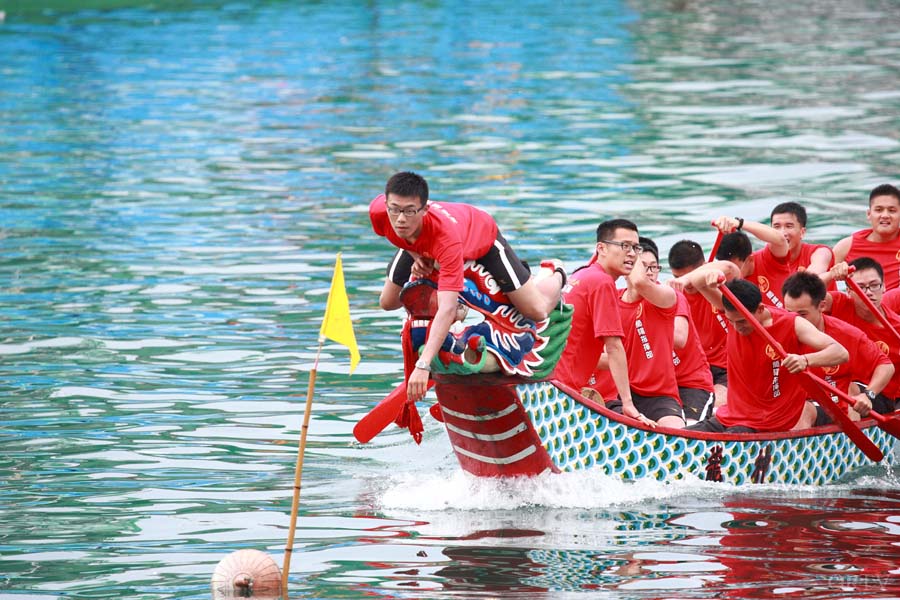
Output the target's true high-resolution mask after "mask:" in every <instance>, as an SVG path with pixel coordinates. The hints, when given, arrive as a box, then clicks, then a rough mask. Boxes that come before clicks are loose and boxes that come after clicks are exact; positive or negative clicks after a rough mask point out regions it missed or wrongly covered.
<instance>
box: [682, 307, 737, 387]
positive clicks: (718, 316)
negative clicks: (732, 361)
mask: <svg viewBox="0 0 900 600" xmlns="http://www.w3.org/2000/svg"><path fill="white" fill-rule="evenodd" d="M684 297H685V298H687V301H688V304H689V305H690V307H691V316H692V317H693V318H694V326H695V327H696V328H697V335H699V336H700V344H701V345H702V346H703V352H704V353H706V361H707V362H708V363H709V364H710V365H712V366H714V367H720V368H722V369H724V368H726V367H727V366H728V360H727V358H726V354H725V340H726V339H727V336H728V320H727V319H726V318H725V314H724V313H722V312H720V311H719V309H717V308H716V307H715V306H713V305H712V304H710V303H709V301H708V300H707V299H706V298H705V297H704V296H703V294H701V293H699V292H693V293H687V294H685V295H684Z"/></svg>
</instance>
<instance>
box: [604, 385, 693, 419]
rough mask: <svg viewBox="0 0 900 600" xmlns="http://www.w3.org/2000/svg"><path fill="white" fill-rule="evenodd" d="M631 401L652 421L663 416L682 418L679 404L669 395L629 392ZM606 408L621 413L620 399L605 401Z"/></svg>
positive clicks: (682, 414)
mask: <svg viewBox="0 0 900 600" xmlns="http://www.w3.org/2000/svg"><path fill="white" fill-rule="evenodd" d="M631 401H632V402H633V403H634V407H635V408H636V409H638V412H639V413H641V414H642V415H644V416H645V417H647V418H648V419H651V420H653V421H659V420H660V419H662V418H663V417H678V418H680V419H681V420H684V413H683V412H682V410H681V404H679V403H678V400H676V399H675V398H670V397H669V396H641V395H640V394H635V393H634V392H631ZM606 408H608V409H609V410H611V411H614V412H617V413H619V414H622V400H620V399H619V398H616V399H615V400H612V401H611V402H607V403H606Z"/></svg>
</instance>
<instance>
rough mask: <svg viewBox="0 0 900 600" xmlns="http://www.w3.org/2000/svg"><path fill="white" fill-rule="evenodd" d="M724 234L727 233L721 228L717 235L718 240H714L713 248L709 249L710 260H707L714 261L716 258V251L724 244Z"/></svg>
mask: <svg viewBox="0 0 900 600" xmlns="http://www.w3.org/2000/svg"><path fill="white" fill-rule="evenodd" d="M714 226H715V225H714ZM724 235H725V234H724V233H722V230H721V229H719V233H718V234H717V235H716V241H715V242H713V247H712V250H710V251H709V260H708V261H706V262H712V261H714V260H716V252H718V251H719V246H721V245H722V236H724Z"/></svg>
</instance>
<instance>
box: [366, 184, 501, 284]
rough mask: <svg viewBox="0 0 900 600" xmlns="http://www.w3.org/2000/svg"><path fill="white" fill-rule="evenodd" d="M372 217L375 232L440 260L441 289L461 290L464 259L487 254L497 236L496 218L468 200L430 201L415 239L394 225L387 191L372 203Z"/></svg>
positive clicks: (399, 244)
mask: <svg viewBox="0 0 900 600" xmlns="http://www.w3.org/2000/svg"><path fill="white" fill-rule="evenodd" d="M369 219H370V220H371V221H372V229H374V230H375V233H377V234H378V235H380V236H382V237H385V238H387V239H388V241H390V242H391V244H393V245H394V246H396V247H397V248H400V249H402V250H407V251H409V252H413V253H415V254H419V255H420V256H424V257H425V258H433V259H435V260H436V261H437V263H438V265H439V266H440V270H439V272H438V280H437V284H438V290H439V291H456V292H461V291H462V290H463V263H464V262H465V261H467V260H476V259H479V258H481V257H482V256H484V255H485V254H487V253H488V251H489V250H490V249H491V246H493V245H494V241H495V240H496V239H497V223H495V222H494V218H493V217H492V216H491V215H489V214H488V213H486V212H484V211H483V210H481V209H480V208H475V207H474V206H470V205H469V204H458V203H451V202H429V203H428V210H427V211H426V212H425V215H424V216H423V217H422V231H421V233H420V234H419V237H418V238H417V239H416V241H415V242H413V243H409V242H407V241H406V240H404V239H403V238H401V237H400V236H398V235H397V234H396V233H395V232H394V228H393V227H391V222H390V218H389V217H388V212H387V204H385V197H384V194H380V195H379V196H376V197H375V199H374V200H372V202H371V203H370V204H369Z"/></svg>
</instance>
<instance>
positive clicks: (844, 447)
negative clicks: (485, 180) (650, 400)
mask: <svg viewBox="0 0 900 600" xmlns="http://www.w3.org/2000/svg"><path fill="white" fill-rule="evenodd" d="M434 290H435V286H434V284H433V283H432V282H430V281H428V280H419V281H416V282H413V283H412V284H408V286H407V288H405V289H404V292H403V295H402V298H403V302H404V305H405V306H406V309H407V312H408V317H407V320H406V322H405V324H404V328H403V333H402V336H401V340H402V342H403V349H404V363H405V366H406V368H407V375H408V374H409V371H410V369H411V364H412V363H413V362H415V358H416V357H417V356H418V352H417V349H418V348H419V347H421V346H422V345H423V344H424V341H425V338H426V336H427V328H428V326H429V324H430V317H431V316H432V315H433V314H434V311H435V309H436V299H435V296H436V294H434ZM460 298H461V303H465V305H467V306H468V307H470V308H474V309H476V310H477V311H479V312H480V313H482V314H483V315H484V317H485V319H484V321H482V322H480V323H478V324H476V325H470V326H468V327H465V328H463V329H462V330H461V331H457V332H455V333H451V334H448V336H447V339H446V340H445V342H444V345H443V347H442V349H441V352H439V354H438V356H436V357H435V358H434V360H433V361H432V365H431V366H432V371H433V380H434V384H435V388H434V389H435V392H436V395H437V404H435V405H434V406H432V407H431V410H430V412H431V414H432V415H433V416H434V417H435V418H437V419H438V420H440V421H442V422H443V423H444V426H445V428H446V431H447V435H448V436H449V439H450V443H451V445H452V447H453V450H454V452H455V454H456V457H457V459H458V460H459V464H460V466H461V467H462V469H463V470H465V471H467V472H469V473H471V474H473V475H476V476H480V477H523V476H533V475H538V474H541V473H545V472H548V471H549V472H554V473H558V472H568V471H578V470H581V469H592V470H596V471H598V472H600V473H603V474H605V475H609V476H613V477H616V478H620V479H623V480H638V479H642V478H646V477H649V478H653V479H657V480H673V479H680V478H684V477H696V478H699V479H704V480H708V481H717V482H725V483H730V484H745V483H787V484H801V485H821V484H827V483H830V482H834V481H838V480H841V479H844V478H847V477H848V476H850V475H851V474H853V473H855V472H858V471H860V470H862V469H865V468H868V467H872V466H873V465H875V464H876V462H875V461H874V460H872V459H871V458H870V457H871V456H872V454H873V452H874V453H881V454H883V455H884V460H883V462H884V463H886V464H888V465H892V464H893V462H894V460H895V457H894V455H893V454H894V452H893V451H894V446H895V442H896V437H895V436H896V433H893V432H895V431H896V429H897V427H896V426H895V425H896V424H897V423H896V421H895V420H891V419H888V421H890V423H891V427H884V426H883V425H882V424H881V423H880V422H878V421H875V420H872V419H866V420H863V421H860V422H858V423H856V424H854V425H852V426H853V427H857V426H858V427H859V428H860V429H861V430H862V431H863V432H864V433H865V434H866V436H867V437H868V438H869V440H871V442H872V443H873V444H874V447H877V451H875V450H874V449H873V451H870V452H865V451H864V450H863V449H861V448H860V447H859V445H858V444H857V443H856V442H854V441H853V440H851V438H850V437H848V435H847V434H846V432H845V431H844V430H842V429H841V427H839V426H838V425H829V426H826V427H817V428H814V429H806V430H798V431H790V432H778V433H756V434H747V433H740V434H738V433H733V434H710V433H705V432H692V431H685V430H680V429H667V428H663V427H658V428H651V427H649V426H646V425H643V424H642V423H640V422H638V421H637V420H635V419H631V418H629V417H626V416H624V415H622V414H619V413H616V412H613V411H611V410H609V409H607V408H606V407H605V406H604V405H603V404H602V403H598V402H596V401H594V400H592V399H590V398H587V397H585V396H584V395H582V394H581V393H580V391H579V390H575V389H572V388H571V387H569V386H567V385H565V384H563V383H561V382H558V381H555V380H553V379H552V377H551V375H552V371H553V368H554V367H555V365H556V362H557V361H558V360H559V357H560V356H561V354H562V351H563V349H564V347H565V338H566V336H567V335H568V331H569V328H570V324H571V317H572V308H571V307H570V306H567V305H564V304H563V305H560V306H559V307H558V308H557V309H556V310H554V311H553V313H552V314H551V315H550V317H549V318H548V319H547V320H546V321H542V322H540V323H534V322H532V321H529V320H528V319H526V318H524V317H523V316H522V315H521V314H519V313H518V311H516V310H515V309H514V308H513V307H512V306H511V304H509V303H508V300H507V299H506V298H505V296H504V295H503V294H502V292H500V291H499V288H497V286H496V285H495V284H494V282H493V281H492V278H491V277H490V275H489V274H488V273H486V272H485V271H483V270H482V269H481V268H480V267H478V265H475V264H474V263H467V265H466V288H465V290H464V291H463V292H462V293H461V294H460ZM405 396H406V393H405V386H403V385H401V386H398V388H397V389H396V390H395V391H394V393H392V394H391V395H389V396H388V398H386V399H385V400H384V401H382V403H381V404H380V405H379V407H376V409H375V410H373V412H372V413H370V416H371V415H375V414H380V415H381V416H382V417H381V418H384V415H389V416H388V418H387V419H386V421H385V422H384V423H382V424H381V425H378V426H377V427H380V428H383V427H384V426H386V425H387V424H389V423H390V421H392V420H393V421H394V422H395V423H396V424H397V425H399V426H401V427H408V428H409V429H410V433H411V434H412V435H413V437H414V438H415V439H416V441H417V442H418V441H420V440H421V432H422V426H421V421H420V418H419V416H418V412H417V410H416V409H415V406H414V405H412V404H410V403H407V402H406V401H405ZM882 419H883V418H882ZM373 420H377V419H373ZM365 421H366V418H364V419H363V420H362V421H360V423H359V425H357V428H355V429H354V433H355V434H356V435H357V439H359V440H360V441H368V439H371V437H372V435H374V434H375V433H377V431H380V430H381V429H380V428H377V427H376V428H377V431H375V432H374V433H372V432H370V433H369V434H363V430H364V429H366V427H361V426H363V425H366V424H365V423H364V422H365ZM880 425H881V426H880ZM369 426H371V423H370V424H369ZM874 447H873V448H874ZM867 454H868V456H867Z"/></svg>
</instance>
